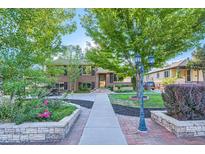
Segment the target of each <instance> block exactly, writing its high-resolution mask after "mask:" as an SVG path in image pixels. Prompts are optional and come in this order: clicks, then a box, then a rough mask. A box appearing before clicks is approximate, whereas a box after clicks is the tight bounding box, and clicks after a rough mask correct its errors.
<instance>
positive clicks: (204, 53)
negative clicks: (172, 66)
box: [188, 45, 205, 81]
mask: <svg viewBox="0 0 205 154" xmlns="http://www.w3.org/2000/svg"><path fill="white" fill-rule="evenodd" d="M192 57H193V59H192V60H191V61H189V63H188V66H189V67H190V68H192V69H195V70H197V71H198V73H199V70H202V74H203V80H204V81H205V45H204V46H203V47H199V48H197V49H196V50H195V51H194V52H193V53H192Z"/></svg>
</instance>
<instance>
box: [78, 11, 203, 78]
mask: <svg viewBox="0 0 205 154" xmlns="http://www.w3.org/2000/svg"><path fill="white" fill-rule="evenodd" d="M204 15H205V9H88V10H87V14H86V15H85V16H84V17H83V18H82V19H81V22H82V25H83V27H84V28H85V29H86V32H87V35H89V36H90V37H92V39H93V40H94V41H95V42H96V43H97V44H98V47H97V48H94V47H93V48H91V49H90V50H89V52H87V57H88V59H90V60H91V61H93V62H94V63H96V64H97V65H98V66H101V67H103V68H106V69H111V70H114V71H116V72H117V73H118V72H122V70H123V72H124V73H125V74H127V75H133V74H134V73H135V66H134V61H133V59H134V56H135V54H136V53H140V54H141V56H142V62H143V63H144V65H145V69H146V70H147V71H148V70H149V65H148V61H147V57H148V56H149V55H154V57H155V61H156V63H155V67H159V66H161V65H163V63H164V62H165V61H167V60H168V59H170V58H173V57H175V56H176V55H177V54H179V53H182V52H185V51H187V50H188V49H191V48H193V47H195V46H197V45H198V44H199V40H202V39H204V32H205V27H204V22H205V20H203V19H204ZM131 50H132V51H134V52H130V51H131Z"/></svg>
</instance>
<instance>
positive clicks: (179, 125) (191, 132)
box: [151, 111, 205, 137]
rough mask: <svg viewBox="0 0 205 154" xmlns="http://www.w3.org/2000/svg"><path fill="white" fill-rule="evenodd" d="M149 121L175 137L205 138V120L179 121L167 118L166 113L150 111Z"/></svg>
mask: <svg viewBox="0 0 205 154" xmlns="http://www.w3.org/2000/svg"><path fill="white" fill-rule="evenodd" d="M151 119H152V120H153V121H155V122H157V123H158V124H160V125H161V126H163V127H165V128H166V129H167V130H169V131H170V132H172V133H174V134H175V135H176V136H177V137H193V136H205V120H187V121H179V120H177V119H175V118H172V117H171V116H168V115H167V114H166V111H151Z"/></svg>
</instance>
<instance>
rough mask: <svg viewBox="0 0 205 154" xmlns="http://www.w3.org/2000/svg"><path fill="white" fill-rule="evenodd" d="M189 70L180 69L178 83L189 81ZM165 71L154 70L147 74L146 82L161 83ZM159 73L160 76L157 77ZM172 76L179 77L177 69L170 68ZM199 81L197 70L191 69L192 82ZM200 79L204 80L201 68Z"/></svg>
mask: <svg viewBox="0 0 205 154" xmlns="http://www.w3.org/2000/svg"><path fill="white" fill-rule="evenodd" d="M187 70H188V69H179V78H178V79H177V80H176V83H179V84H183V83H186V82H187ZM164 71H165V70H162V71H159V72H154V73H151V74H149V75H146V76H145V79H144V80H145V82H147V81H154V82H155V83H156V84H161V82H162V80H163V79H164V78H165V77H164ZM157 73H159V78H157ZM170 77H177V69H175V68H174V69H170ZM192 81H193V82H196V81H197V70H191V82H192ZM198 81H203V75H202V70H199V77H198Z"/></svg>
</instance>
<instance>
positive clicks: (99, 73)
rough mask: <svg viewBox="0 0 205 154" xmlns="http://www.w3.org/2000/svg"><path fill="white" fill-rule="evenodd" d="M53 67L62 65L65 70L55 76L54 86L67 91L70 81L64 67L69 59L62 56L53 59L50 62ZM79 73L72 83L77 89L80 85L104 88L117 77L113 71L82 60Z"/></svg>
mask: <svg viewBox="0 0 205 154" xmlns="http://www.w3.org/2000/svg"><path fill="white" fill-rule="evenodd" d="M51 65H52V66H54V67H64V68H65V71H64V73H63V74H61V75H59V76H58V77H57V83H56V85H55V86H56V88H57V89H59V90H61V91H69V90H71V89H70V87H71V86H70V85H69V84H70V83H69V78H68V75H67V71H66V68H67V66H68V65H69V61H68V60H66V59H63V58H58V59H56V60H54V61H53V62H52V64H51ZM80 68H81V73H80V77H79V79H78V80H77V81H76V83H74V87H73V89H74V90H75V91H77V90H79V88H80V87H87V88H89V89H96V88H106V87H107V86H110V85H112V84H113V83H114V81H116V80H117V77H116V75H115V73H114V72H113V71H109V70H105V69H102V68H98V67H95V65H93V64H92V63H90V62H87V61H85V60H84V61H82V62H81V64H80Z"/></svg>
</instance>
